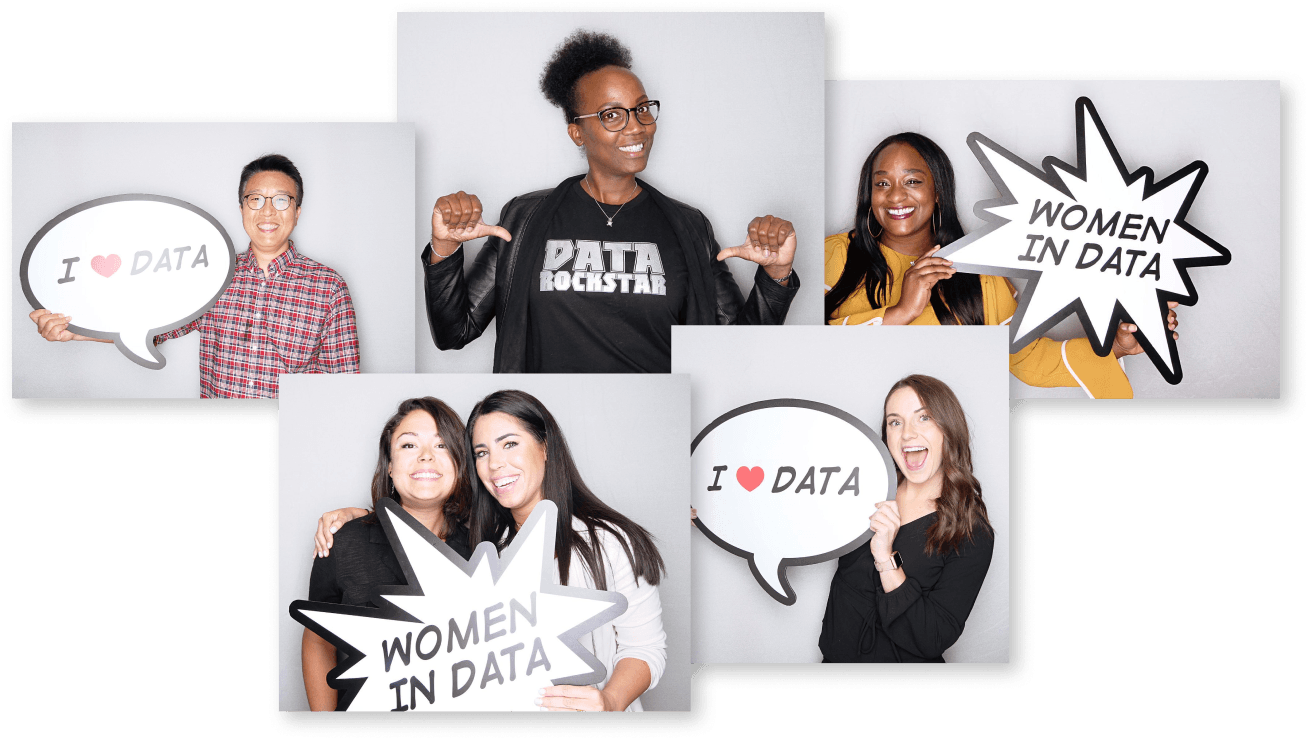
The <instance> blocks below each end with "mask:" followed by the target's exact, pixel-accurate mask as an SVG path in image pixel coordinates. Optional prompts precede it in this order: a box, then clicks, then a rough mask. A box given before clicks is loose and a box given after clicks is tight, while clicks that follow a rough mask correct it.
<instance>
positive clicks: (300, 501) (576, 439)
mask: <svg viewBox="0 0 1308 740" xmlns="http://www.w3.org/2000/svg"><path fill="white" fill-rule="evenodd" d="M505 388H514V389H518V390H523V391H526V392H528V393H531V394H532V395H534V396H536V397H537V398H539V399H540V400H541V402H542V403H543V404H545V406H546V408H548V409H549V410H550V413H552V414H553V415H554V417H555V418H556V419H557V420H558V422H559V426H560V427H561V428H562V429H563V433H564V434H565V435H566V436H567V439H568V447H569V448H570V449H571V450H572V454H573V457H574V459H575V460H576V463H577V468H578V470H580V471H581V474H582V477H583V478H584V479H585V481H586V483H587V485H589V486H590V487H591V489H592V490H593V491H594V492H595V494H596V495H597V496H599V497H600V498H601V499H603V500H604V501H605V503H607V504H609V505H610V506H612V507H613V508H615V509H617V510H618V511H620V512H622V513H623V514H625V515H627V516H629V517H631V519H632V520H633V521H635V522H636V523H638V524H640V525H641V526H642V527H645V528H646V529H648V530H649V532H650V534H652V535H654V538H655V541H656V543H657V544H658V547H659V552H660V553H661V554H662V555H663V559H664V562H665V563H666V564H667V569H668V570H667V575H666V576H665V580H664V581H663V582H662V583H660V584H659V598H660V599H661V600H662V603H663V629H664V630H665V631H666V632H667V635H668V662H667V668H666V669H665V670H664V673H663V678H662V679H661V680H660V681H659V684H658V686H655V687H654V688H653V689H651V690H650V691H649V692H647V693H646V694H645V696H644V697H643V698H642V699H641V702H642V704H643V705H644V707H645V709H646V710H689V709H690V668H691V665H690V639H691V628H690V624H691V623H690V620H691V612H690V588H691V587H690V526H689V525H688V524H687V521H686V511H687V509H688V507H689V505H690V458H689V457H688V456H687V455H686V449H687V440H689V439H690V383H689V379H688V378H686V377H685V376H684V375H658V376H634V375H632V376H625V375H587V376H569V375H519V376H515V377H512V378H510V377H506V376H495V375H490V374H483V375H455V374H449V375H353V376H341V375H336V376H330V375H292V376H286V377H284V378H283V380H282V388H281V391H282V392H281V400H280V405H279V406H278V424H279V428H280V433H279V436H280V445H279V450H278V451H279V454H280V456H281V463H280V470H281V473H280V479H281V483H280V488H279V490H280V505H279V512H280V515H279V518H278V525H277V526H278V530H277V531H278V542H277V549H278V553H279V570H278V573H279V581H278V590H277V594H278V597H277V629H278V634H279V636H280V651H279V666H280V669H279V673H280V682H279V683H280V692H279V696H280V699H279V702H278V705H279V706H280V707H281V709H283V710H307V709H308V708H309V704H308V700H307V699H306V698H305V695H304V679H303V677H302V675H301V672H300V638H301V636H302V635H303V630H304V628H303V627H301V626H300V624H299V623H297V622H295V621H294V620H293V619H291V617H290V614H289V613H288V612H287V608H288V607H289V606H290V604H291V602H292V601H294V600H296V599H303V598H305V597H306V596H307V594H308V592H309V571H310V570H311V569H312V566H313V563H312V559H311V556H312V553H313V535H314V530H315V528H316V527H317V524H318V517H319V516H320V515H322V514H323V513H324V512H326V511H330V510H332V509H337V508H340V507H343V506H361V507H364V508H368V507H369V503H370V502H369V496H368V487H369V485H370V484H371V482H372V473H373V470H374V468H375V467H376V465H377V439H378V435H379V434H380V433H381V428H382V425H383V424H385V423H386V420H387V419H388V418H390V416H391V414H393V413H395V407H396V405H397V404H399V402H400V401H402V400H404V399H406V398H410V397H414V396H436V397H437V398H440V399H441V400H443V401H445V402H446V403H447V404H449V405H450V407H451V408H453V409H454V410H455V411H456V412H457V413H458V414H459V415H460V416H461V417H462V418H464V419H466V418H467V416H468V412H469V411H471V410H472V407H473V406H474V405H476V403H477V402H478V401H480V400H481V399H482V398H483V397H485V396H486V395H487V394H488V393H492V392H494V391H497V390H503V389H505Z"/></svg>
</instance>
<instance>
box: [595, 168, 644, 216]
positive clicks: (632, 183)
mask: <svg viewBox="0 0 1308 740" xmlns="http://www.w3.org/2000/svg"><path fill="white" fill-rule="evenodd" d="M585 179H586V184H587V185H590V187H591V190H594V191H595V192H597V193H598V192H599V188H597V187H595V186H594V185H591V183H590V173H589V172H587V173H586V178H585ZM631 192H633V193H635V192H636V180H635V178H632V181H631ZM586 195H590V193H589V192H587V193H586ZM590 199H591V200H593V201H595V207H596V208H598V209H600V213H602V214H604V218H605V220H607V221H608V222H609V223H608V225H609V228H610V229H611V228H613V219H615V218H617V217H618V214H619V213H622V209H623V208H626V207H627V204H628V203H630V202H631V198H628V199H627V200H625V201H623V202H622V205H620V206H618V210H616V211H614V212H613V215H612V216H610V215H609V212H608V211H606V210H604V206H602V205H600V202H599V198H596V197H595V196H593V195H590Z"/></svg>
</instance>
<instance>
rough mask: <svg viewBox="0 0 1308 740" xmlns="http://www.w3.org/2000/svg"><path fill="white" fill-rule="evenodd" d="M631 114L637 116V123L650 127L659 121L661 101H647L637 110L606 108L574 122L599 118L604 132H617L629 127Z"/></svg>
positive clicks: (577, 118) (579, 117)
mask: <svg viewBox="0 0 1308 740" xmlns="http://www.w3.org/2000/svg"><path fill="white" fill-rule="evenodd" d="M631 113H635V114H636V122H637V123H640V124H642V125H645V126H649V125H651V124H653V123H654V122H655V121H657V120H658V119H659V101H657V100H646V101H645V102H643V103H641V104H640V105H638V106H636V107H635V108H616V107H615V108H605V109H604V110H602V111H600V112H599V113H587V114H586V115H584V116H577V117H576V118H573V119H572V120H574V121H580V120H581V119H583V118H598V119H599V124H600V125H601V126H603V127H604V130H606V131H615V132H616V131H621V130H622V129H624V128H626V127H627V121H628V116H629V114H631Z"/></svg>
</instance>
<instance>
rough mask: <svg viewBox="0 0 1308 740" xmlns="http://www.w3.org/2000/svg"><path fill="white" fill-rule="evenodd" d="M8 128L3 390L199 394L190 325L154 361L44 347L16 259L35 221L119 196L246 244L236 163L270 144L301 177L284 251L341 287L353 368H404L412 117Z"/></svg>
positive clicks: (71, 346) (196, 347)
mask: <svg viewBox="0 0 1308 740" xmlns="http://www.w3.org/2000/svg"><path fill="white" fill-rule="evenodd" d="M13 136H14V158H13V175H14V191H13V192H14V232H13V253H12V255H11V257H12V259H11V262H12V264H13V276H12V278H11V280H10V282H11V284H12V286H13V296H12V299H11V305H12V306H13V318H12V326H13V336H14V356H13V367H14V376H13V377H14V384H13V393H14V396H15V397H18V398H30V397H64V398H66V397H82V398H198V397H199V396H200V369H199V352H200V334H199V333H197V332H192V333H191V334H188V335H186V336H184V337H182V338H180V339H173V340H170V341H169V342H167V343H166V344H164V345H163V346H162V347H161V348H160V349H161V350H162V352H163V354H164V356H165V357H166V358H167V360H168V364H167V365H166V366H165V367H164V368H163V369H162V370H148V369H146V368H143V367H141V366H139V365H137V364H135V363H133V362H131V361H130V360H128V359H127V358H126V357H124V356H123V355H122V354H121V353H120V352H119V351H118V350H117V349H116V348H115V347H113V346H111V345H107V344H100V343H95V342H65V343H52V342H47V341H45V340H44V339H42V338H41V337H40V335H38V334H37V333H36V325H35V324H33V323H32V321H31V319H29V318H28V317H27V315H28V313H30V312H31V311H32V307H31V306H29V305H28V303H27V300H26V299H25V298H24V297H23V291H22V288H21V287H20V285H19V274H18V266H19V261H20V260H21V259H22V256H23V250H24V248H25V247H26V246H27V243H28V241H29V240H30V239H31V238H32V236H33V235H35V234H36V232H37V231H38V230H39V229H40V228H41V227H42V226H44V225H45V223H46V222H47V221H49V220H50V219H52V218H54V217H55V216H57V215H59V214H60V213H62V212H63V211H64V210H66V209H68V208H71V207H73V206H75V205H77V204H79V203H83V202H85V201H88V200H92V199H94V198H100V197H103V196H107V195H117V194H120V193H153V194H157V195H167V196H171V197H174V198H180V199H181V200H184V201H187V202H189V203H192V204H194V205H196V206H198V207H200V208H202V209H203V210H205V211H207V212H208V213H209V214H210V215H211V216H213V217H214V218H215V219H217V220H218V222H219V223H221V224H222V225H223V228H224V229H225V230H226V231H227V233H228V235H229V236H231V238H232V244H233V245H234V246H235V247H236V251H237V253H238V254H239V253H240V252H244V251H245V250H246V249H247V248H248V247H249V243H250V240H249V237H247V236H246V234H245V229H244V228H242V226H241V210H240V209H241V206H240V204H239V203H238V202H237V188H238V186H239V184H240V175H241V168H242V167H244V166H245V164H246V163H247V162H249V161H250V160H253V159H255V158H256V157H259V156H261V155H263V154H268V153H273V152H276V153H279V154H284V155H286V156H287V157H290V158H291V160H292V161H293V162H295V166H296V167H298V168H299V170H300V174H301V175H302V176H303V177H304V206H303V209H302V210H301V212H300V220H299V223H298V224H297V225H296V227H295V234H294V236H293V239H294V240H295V247H296V249H297V250H299V252H300V253H301V254H303V255H305V256H307V257H309V258H311V259H313V260H316V261H318V262H321V263H323V264H325V265H327V266H328V267H331V268H333V269H334V270H336V272H338V273H339V274H340V275H341V277H342V278H343V279H344V280H345V282H346V284H347V285H348V286H349V288H350V297H351V298H352V299H353V301H354V310H355V313H356V320H357V322H358V331H359V355H360V362H361V366H362V369H363V371H364V372H413V365H414V357H413V345H412V337H413V327H414V317H413V316H412V309H411V306H412V305H413V282H412V278H413V271H414V267H413V260H412V257H411V252H412V242H413V233H412V229H411V228H410V224H412V223H413V162H414V159H413V126H411V125H409V124H400V123H250V124H245V123H16V124H14V127H13ZM74 318H75V317H74Z"/></svg>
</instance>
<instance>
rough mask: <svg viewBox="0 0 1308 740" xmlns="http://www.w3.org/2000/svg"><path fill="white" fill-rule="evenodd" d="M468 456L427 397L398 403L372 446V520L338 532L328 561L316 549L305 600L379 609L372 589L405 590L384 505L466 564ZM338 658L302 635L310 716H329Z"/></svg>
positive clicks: (309, 634) (454, 423)
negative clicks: (389, 503) (380, 511)
mask: <svg viewBox="0 0 1308 740" xmlns="http://www.w3.org/2000/svg"><path fill="white" fill-rule="evenodd" d="M467 450H468V446H467V439H466V434H465V432H464V427H463V422H461V421H459V417H458V415H456V414H455V413H454V411H452V410H451V409H450V407H449V406H446V405H445V404H444V403H443V402H441V401H439V400H437V399H435V398H432V397H430V396H428V397H425V398H410V399H408V400H406V401H403V402H401V403H400V405H399V408H398V409H396V411H395V414H394V415H393V416H391V418H390V419H389V420H388V421H387V422H386V424H385V426H383V427H382V432H381V438H380V440H379V442H378V453H377V469H376V471H375V472H374V473H373V477H372V505H373V512H374V513H372V514H369V515H367V516H363V517H360V518H358V519H354V520H352V521H349V522H346V523H345V524H344V525H343V526H341V527H340V529H339V531H336V532H335V538H334V539H335V541H334V546H333V547H331V550H330V554H329V553H328V552H327V550H326V549H325V548H323V547H322V546H321V545H320V546H318V548H317V552H316V553H315V554H316V555H317V556H318V557H317V559H315V560H314V561H313V571H312V573H311V575H310V576H309V600H310V601H318V602H325V603H331V604H347V605H350V606H371V607H380V606H381V604H376V603H373V601H372V599H373V597H374V594H376V592H377V588H378V587H379V586H391V585H405V580H404V572H403V571H402V570H401V569H400V564H399V561H398V560H396V558H395V553H394V552H393V551H392V550H391V546H390V544H389V543H388V542H387V539H386V533H385V532H384V531H383V530H382V527H381V523H380V522H379V521H378V520H377V515H376V513H375V512H376V508H377V502H378V501H380V500H381V499H383V498H392V499H394V500H396V501H398V502H399V504H400V506H402V507H403V508H404V510H405V511H406V512H408V513H409V514H411V515H412V516H413V517H414V518H415V519H417V520H418V521H419V522H421V523H422V524H423V525H424V526H426V527H427V529H429V530H431V532H432V533H433V534H435V535H436V536H437V537H440V538H441V539H442V540H444V541H445V544H447V545H449V546H450V547H451V548H452V549H453V550H454V551H455V552H457V553H458V554H459V555H460V556H462V557H464V558H468V557H469V556H471V554H472V550H471V548H469V547H468V529H467V525H466V521H467V518H468V512H469V508H470V505H471V500H472V486H471V482H470V480H471V479H470V476H469V474H468V470H467V459H468V451H467ZM340 657H343V656H339V655H338V654H337V652H336V649H335V648H334V647H332V645H331V643H329V642H327V641H326V640H324V639H323V638H322V637H319V636H318V635H317V634H316V633H314V632H313V631H311V630H309V629H307V628H306V629H305V630H304V639H303V641H302V642H301V646H300V660H301V664H302V667H303V670H304V689H305V692H306V693H307V694H308V696H309V708H310V709H313V710H314V711H322V710H333V709H336V690H335V689H333V688H331V687H330V686H328V685H327V673H328V672H329V671H331V669H332V668H335V667H336V664H337V660H338V658H340Z"/></svg>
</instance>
